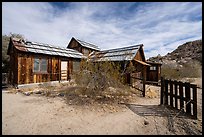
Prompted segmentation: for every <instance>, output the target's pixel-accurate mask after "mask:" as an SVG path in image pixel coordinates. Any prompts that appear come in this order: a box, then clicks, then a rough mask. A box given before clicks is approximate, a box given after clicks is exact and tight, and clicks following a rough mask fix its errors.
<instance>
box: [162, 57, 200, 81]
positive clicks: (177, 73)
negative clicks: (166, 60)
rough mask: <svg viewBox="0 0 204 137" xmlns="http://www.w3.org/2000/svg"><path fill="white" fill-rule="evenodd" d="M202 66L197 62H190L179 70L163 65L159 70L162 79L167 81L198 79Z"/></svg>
mask: <svg viewBox="0 0 204 137" xmlns="http://www.w3.org/2000/svg"><path fill="white" fill-rule="evenodd" d="M201 74H202V66H201V64H200V63H199V62H198V61H190V62H188V63H186V64H183V65H182V67H179V68H171V67H170V66H166V65H163V66H162V69H161V75H162V77H165V78H168V79H182V78H198V77H201V76H202V75H201Z"/></svg>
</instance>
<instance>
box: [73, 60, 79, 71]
mask: <svg viewBox="0 0 204 137" xmlns="http://www.w3.org/2000/svg"><path fill="white" fill-rule="evenodd" d="M79 70H80V62H79V61H73V71H74V72H76V71H79Z"/></svg>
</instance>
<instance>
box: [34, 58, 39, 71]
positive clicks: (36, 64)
mask: <svg viewBox="0 0 204 137" xmlns="http://www.w3.org/2000/svg"><path fill="white" fill-rule="evenodd" d="M37 71H39V59H37V58H35V59H34V72H37Z"/></svg>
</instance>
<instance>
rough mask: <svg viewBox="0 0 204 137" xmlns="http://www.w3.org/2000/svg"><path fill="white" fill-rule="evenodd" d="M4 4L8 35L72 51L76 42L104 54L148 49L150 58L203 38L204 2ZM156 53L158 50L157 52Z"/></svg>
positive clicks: (3, 10)
mask: <svg viewBox="0 0 204 137" xmlns="http://www.w3.org/2000/svg"><path fill="white" fill-rule="evenodd" d="M135 4H136V5H138V4H137V3H133V2H131V3H98V2H96V3H93V2H91V3H90V2H89V3H87V2H85V3H68V4H67V7H65V8H63V10H60V8H56V7H54V6H52V5H51V4H50V3H23V2H21V3H10V2H9V3H6V2H4V3H3V8H2V30H3V34H9V33H10V32H12V33H20V34H23V35H24V36H25V37H26V38H27V39H28V40H30V41H36V42H42V43H49V44H53V45H58V46H61V47H66V46H67V44H68V42H69V41H70V39H71V37H73V36H74V37H76V38H79V39H82V40H84V41H87V42H90V43H93V44H96V45H98V46H99V47H100V48H101V49H110V48H117V47H124V46H129V45H133V44H144V50H145V51H146V52H145V55H146V58H148V57H151V56H156V55H157V54H159V53H160V54H161V55H165V54H167V53H168V52H170V51H171V50H172V49H174V48H176V46H178V45H177V44H182V43H181V42H183V43H184V42H187V41H188V40H196V39H197V38H199V39H202V36H201V35H202V20H201V19H200V20H196V19H194V18H199V17H202V3H195V2H194V3H188V2H183V3H182V2H177V3H168V2H166V3H145V4H139V5H138V6H137V7H136V8H135ZM151 49H152V50H151ZM147 51H148V52H147Z"/></svg>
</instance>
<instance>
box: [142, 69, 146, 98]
mask: <svg viewBox="0 0 204 137" xmlns="http://www.w3.org/2000/svg"><path fill="white" fill-rule="evenodd" d="M145 85H146V66H145V67H144V69H143V97H145Z"/></svg>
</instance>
